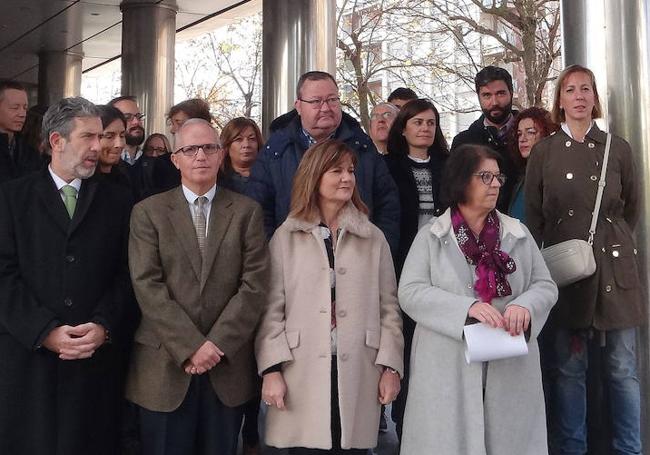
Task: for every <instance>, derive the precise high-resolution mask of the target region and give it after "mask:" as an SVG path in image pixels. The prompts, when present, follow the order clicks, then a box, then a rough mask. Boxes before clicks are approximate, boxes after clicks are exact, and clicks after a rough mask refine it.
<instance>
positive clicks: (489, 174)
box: [474, 171, 508, 186]
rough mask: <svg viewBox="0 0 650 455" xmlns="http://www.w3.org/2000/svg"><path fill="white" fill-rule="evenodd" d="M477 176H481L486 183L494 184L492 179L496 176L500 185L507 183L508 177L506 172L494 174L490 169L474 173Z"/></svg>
mask: <svg viewBox="0 0 650 455" xmlns="http://www.w3.org/2000/svg"><path fill="white" fill-rule="evenodd" d="M474 175H475V176H477V177H481V181H482V182H483V183H484V184H485V185H488V186H489V185H492V181H493V180H494V179H495V178H496V179H497V182H499V185H501V186H503V185H504V184H505V183H506V180H507V179H508V177H507V176H506V175H505V174H494V173H492V172H490V171H481V172H477V173H475V174H474Z"/></svg>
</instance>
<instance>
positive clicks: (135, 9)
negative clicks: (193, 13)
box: [120, 0, 178, 135]
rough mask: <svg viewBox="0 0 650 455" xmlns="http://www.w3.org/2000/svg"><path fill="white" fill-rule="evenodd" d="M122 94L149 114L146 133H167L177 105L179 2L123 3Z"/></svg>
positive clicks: (131, 0)
mask: <svg viewBox="0 0 650 455" xmlns="http://www.w3.org/2000/svg"><path fill="white" fill-rule="evenodd" d="M120 10H121V11H122V94H123V95H133V96H135V97H137V99H138V105H139V106H140V109H141V110H142V112H143V113H144V114H146V118H145V124H144V128H145V131H146V134H147V135H149V134H151V133H156V132H158V133H164V132H165V131H166V125H165V112H167V111H168V110H169V108H170V107H171V106H172V104H173V102H174V67H175V62H174V47H175V44H176V13H177V11H178V5H177V4H176V0H122V3H121V4H120Z"/></svg>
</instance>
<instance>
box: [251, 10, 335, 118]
mask: <svg viewBox="0 0 650 455" xmlns="http://www.w3.org/2000/svg"><path fill="white" fill-rule="evenodd" d="M263 16H264V18H263V26H262V27H263V38H262V41H263V51H264V52H263V54H264V55H263V76H262V90H263V94H264V96H263V101H262V123H263V126H264V130H265V131H268V126H269V124H270V123H271V121H272V120H273V119H274V118H276V117H277V116H279V115H281V114H284V113H285V112H288V111H290V110H291V109H293V103H294V101H295V99H296V95H295V91H296V84H297V82H298V79H299V78H300V75H301V74H303V73H305V72H306V71H312V70H320V71H327V72H328V73H330V74H332V75H333V76H335V77H336V1H335V0H273V1H271V0H267V1H265V2H264V6H263Z"/></svg>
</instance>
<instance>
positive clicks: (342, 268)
mask: <svg viewBox="0 0 650 455" xmlns="http://www.w3.org/2000/svg"><path fill="white" fill-rule="evenodd" d="M338 272H339V275H345V272H346V269H345V267H339V270H338Z"/></svg>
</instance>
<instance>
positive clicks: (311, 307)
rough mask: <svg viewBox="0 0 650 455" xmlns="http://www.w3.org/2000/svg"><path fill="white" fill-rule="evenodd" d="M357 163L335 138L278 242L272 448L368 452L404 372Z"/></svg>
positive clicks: (263, 358)
mask: <svg viewBox="0 0 650 455" xmlns="http://www.w3.org/2000/svg"><path fill="white" fill-rule="evenodd" d="M354 164H355V155H354V153H353V152H352V150H350V149H349V148H348V147H347V146H346V145H345V144H344V143H342V142H339V141H335V140H327V141H325V142H322V143H320V144H317V145H315V146H313V147H312V148H311V149H309V150H308V151H307V152H306V153H305V156H304V157H303V159H302V161H301V162H300V165H299V166H298V171H297V173H296V176H295V179H294V185H293V190H292V197H291V212H290V214H289V218H288V219H287V220H286V221H285V222H284V223H283V224H282V225H281V226H280V227H279V228H278V230H277V231H276V233H275V235H274V236H273V238H272V239H271V244H270V249H271V257H272V277H271V292H270V296H269V304H268V308H267V310H266V312H265V314H264V315H263V317H262V321H261V324H260V328H259V332H258V335H257V339H256V356H257V364H258V370H259V372H260V374H261V375H262V376H263V386H262V399H263V400H264V401H265V402H266V404H267V405H268V406H269V409H268V413H267V418H266V444H267V445H270V446H274V447H281V448H286V447H288V448H290V450H289V453H290V454H292V455H294V454H318V453H331V454H339V453H341V454H348V453H350V454H365V453H366V451H367V449H368V448H371V447H374V446H375V445H376V443H377V427H378V425H379V414H380V405H381V404H388V403H390V402H391V401H393V400H394V399H395V397H396V395H397V393H398V392H399V380H400V375H401V374H402V371H403V359H402V357H403V347H404V341H403V338H402V331H401V327H402V320H401V316H400V312H399V307H398V305H397V297H396V294H397V289H396V287H397V285H396V280H395V272H394V268H393V262H392V260H391V255H390V251H389V247H388V243H387V242H386V239H385V238H384V235H383V234H382V233H381V231H380V230H379V229H378V228H377V227H375V226H374V225H372V224H371V223H370V221H369V220H368V217H367V215H366V214H367V208H366V206H365V205H364V204H363V202H361V199H360V197H359V195H358V192H357V189H356V187H355V176H354Z"/></svg>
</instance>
